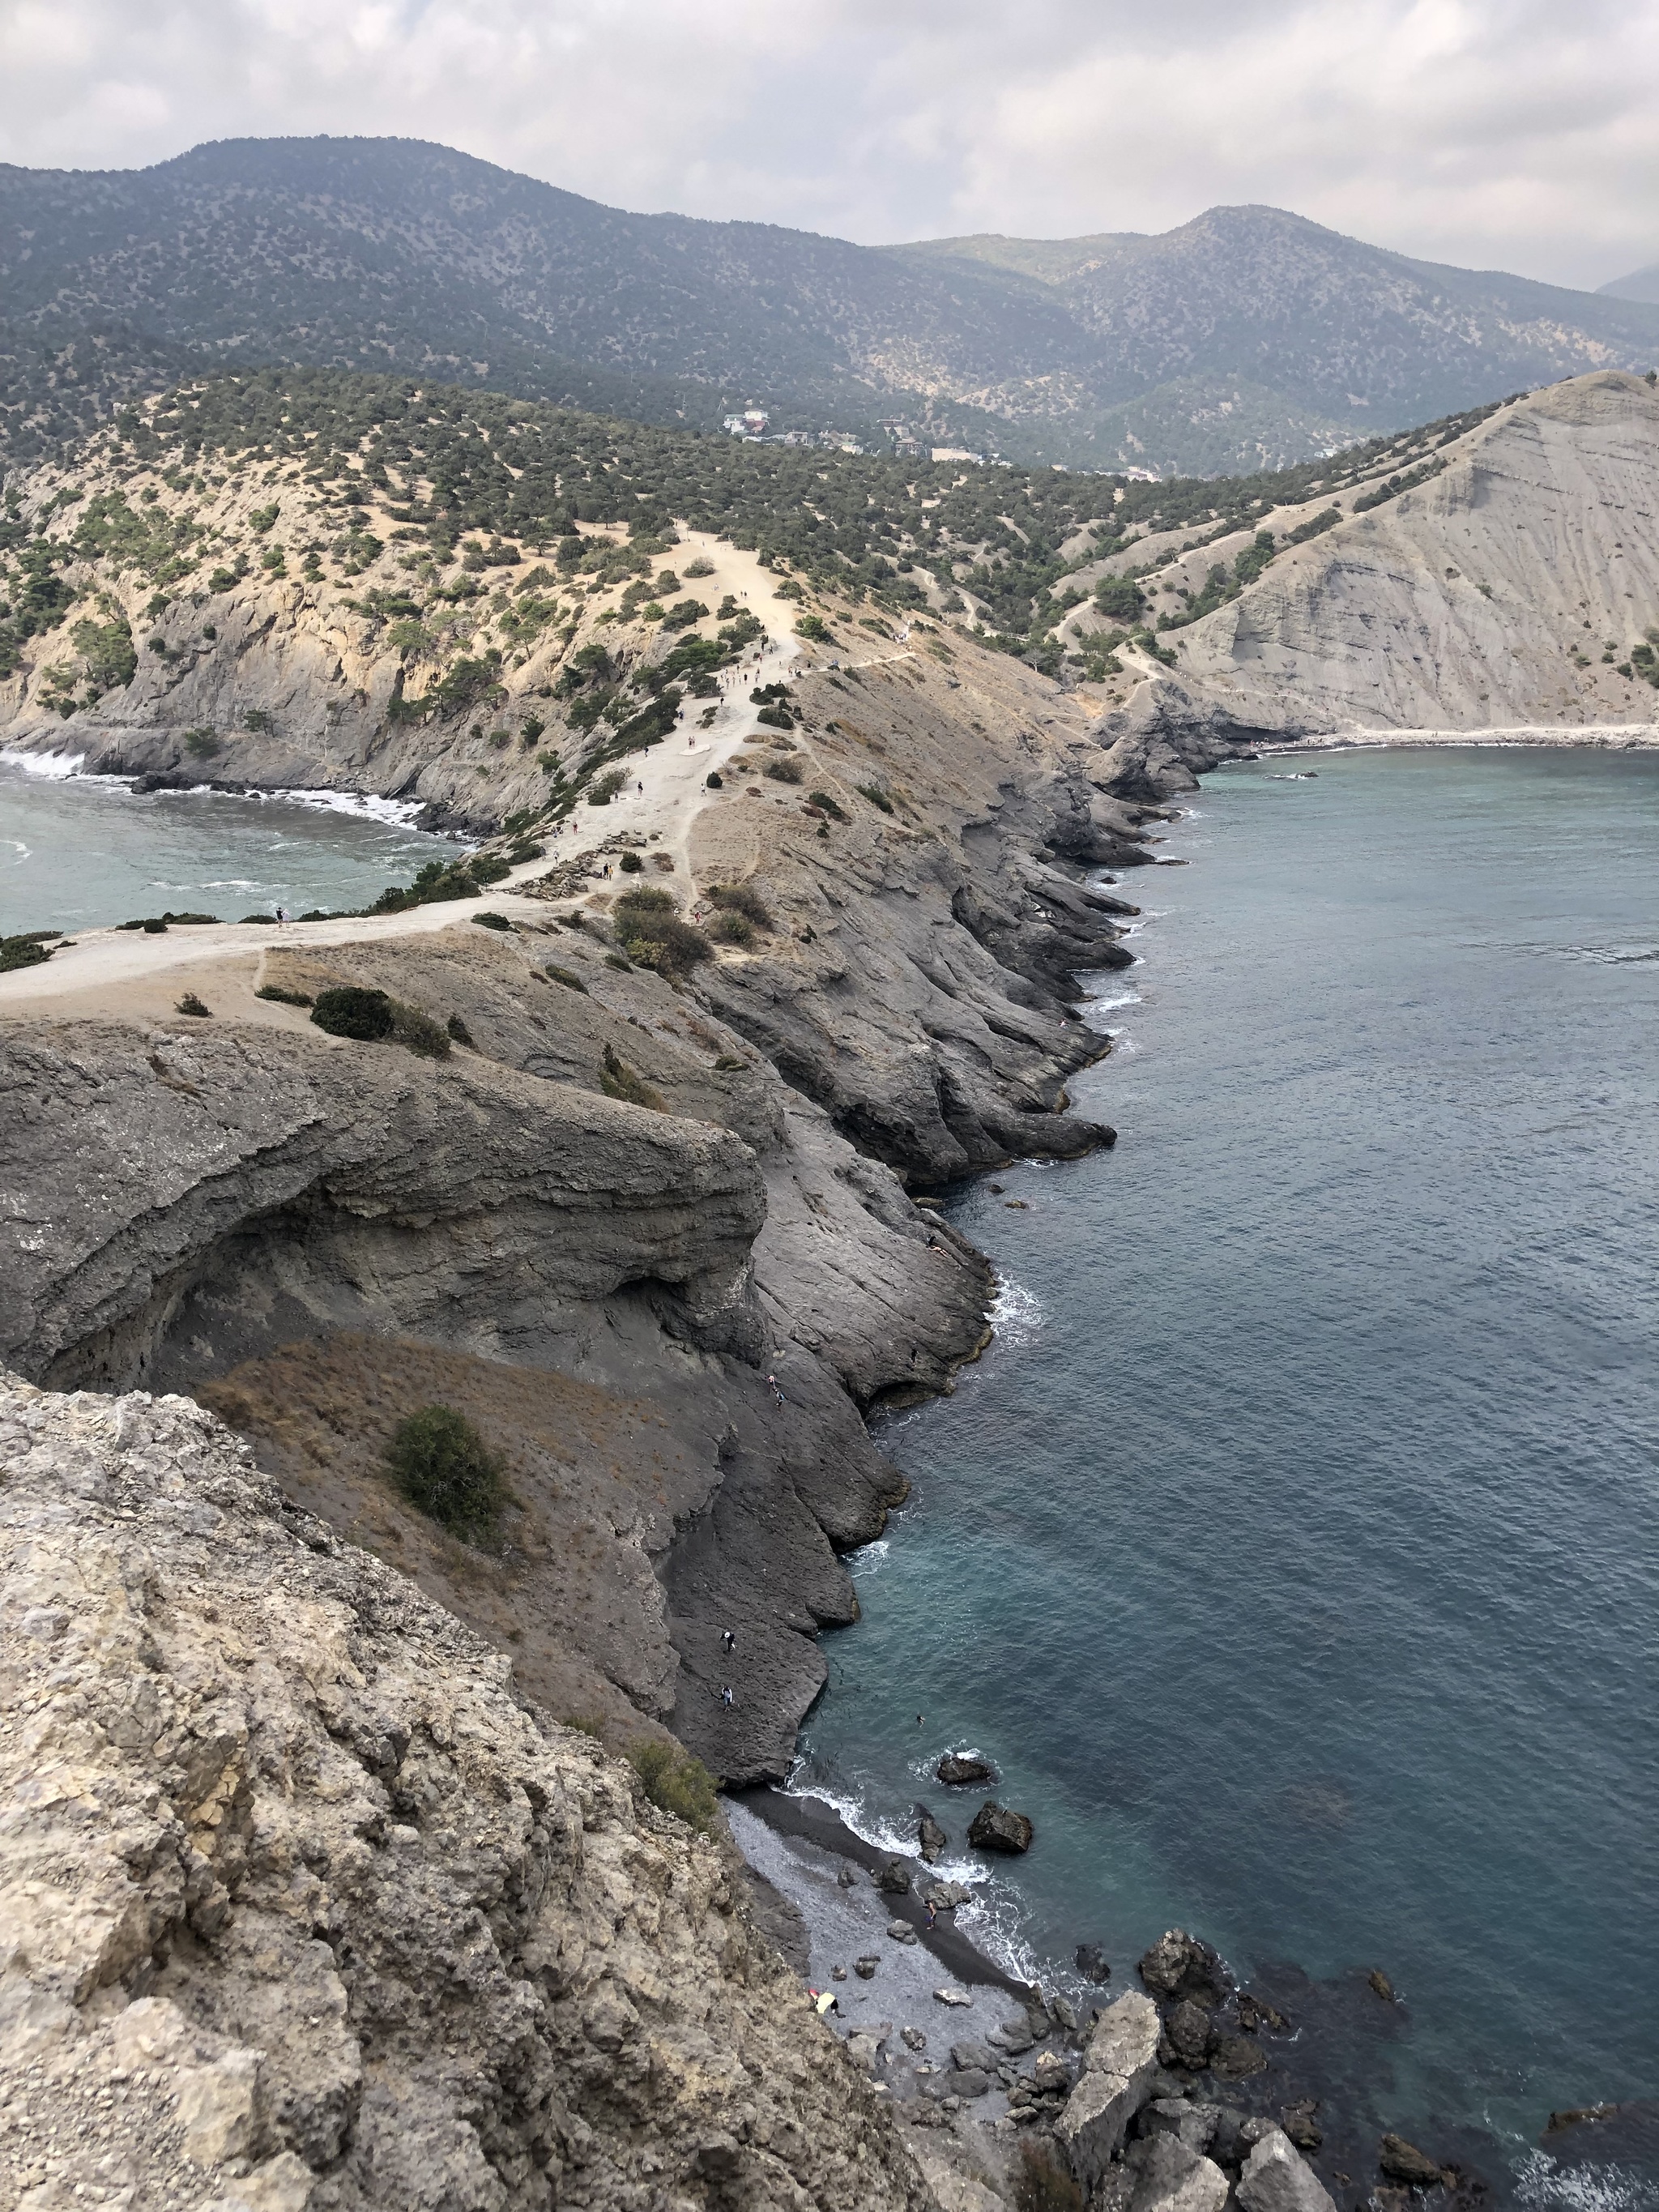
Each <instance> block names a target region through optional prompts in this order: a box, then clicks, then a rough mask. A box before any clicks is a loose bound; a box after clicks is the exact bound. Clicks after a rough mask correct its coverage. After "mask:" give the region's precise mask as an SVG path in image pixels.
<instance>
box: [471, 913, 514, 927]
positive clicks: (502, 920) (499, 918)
mask: <svg viewBox="0 0 1659 2212" xmlns="http://www.w3.org/2000/svg"><path fill="white" fill-rule="evenodd" d="M472 919H473V921H476V922H477V925H478V927H479V928H480V929H511V928H512V927H513V925H512V923H511V922H510V921H508V920H507V916H506V915H504V914H490V913H488V912H485V913H483V914H475V915H473V917H472Z"/></svg>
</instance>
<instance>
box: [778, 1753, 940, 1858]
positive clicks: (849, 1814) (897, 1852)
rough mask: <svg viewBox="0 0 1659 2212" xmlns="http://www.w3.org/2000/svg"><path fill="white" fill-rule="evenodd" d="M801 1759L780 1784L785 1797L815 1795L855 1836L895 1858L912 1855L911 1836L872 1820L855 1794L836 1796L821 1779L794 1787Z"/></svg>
mask: <svg viewBox="0 0 1659 2212" xmlns="http://www.w3.org/2000/svg"><path fill="white" fill-rule="evenodd" d="M802 1763H803V1762H800V1761H797V1763H796V1767H795V1768H794V1769H792V1770H791V1771H790V1774H789V1777H788V1778H787V1781H786V1782H785V1783H784V1784H783V1794H784V1796H786V1797H815V1798H817V1801H818V1802H819V1804H821V1805H827V1806H828V1807H829V1809H830V1811H831V1812H832V1813H835V1814H837V1815H838V1816H839V1817H840V1819H841V1820H842V1821H844V1822H845V1824H846V1825H847V1826H848V1827H849V1828H850V1829H851V1830H852V1832H853V1833H854V1835H855V1836H858V1837H860V1838H862V1839H863V1841H864V1842H866V1844H872V1845H873V1846H874V1848H875V1849H876V1850H878V1851H890V1852H891V1854H892V1855H893V1857H895V1858H908V1857H912V1856H914V1854H915V1848H916V1839H915V1836H914V1835H907V1834H903V1833H902V1832H900V1831H899V1830H898V1829H897V1828H892V1827H889V1826H888V1825H887V1823H886V1822H885V1821H884V1820H876V1819H875V1818H873V1817H872V1814H869V1813H868V1812H866V1809H865V1808H864V1807H863V1806H862V1805H861V1804H860V1802H859V1801H858V1800H857V1798H855V1797H842V1796H837V1795H836V1792H835V1791H834V1790H827V1789H826V1788H825V1787H824V1785H823V1783H821V1782H810V1783H802V1784H800V1785H799V1787H797V1786H796V1773H797V1771H799V1765H801V1764H802Z"/></svg>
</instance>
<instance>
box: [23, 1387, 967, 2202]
mask: <svg viewBox="0 0 1659 2212" xmlns="http://www.w3.org/2000/svg"><path fill="white" fill-rule="evenodd" d="M0 1618H3V1619H4V1620H5V1621H6V1622H7V1624H8V1628H7V1632H6V1634H5V1635H4V1636H3V1638H0V1711H3V1715H4V1717H5V1721H4V1727H3V1729H0V1792H3V1797H4V1802H7V1803H8V1804H9V1805H10V1806H11V1807H12V1808H14V1809H13V1811H12V1812H11V1814H9V1817H8V1820H7V1822H6V1823H5V1825H4V1826H3V1829H0V1926H3V1929H4V1930H5V1943H4V1949H3V1954H0V2067H3V2069H5V2079H4V2097H5V2109H6V2117H7V2120H8V2123H9V2124H8V2128H7V2130H6V2131H5V2133H4V2135H3V2136H0V2161H3V2163H0V2201H3V2202H6V2203H19V2202H20V2201H27V2200H26V2199H25V2197H24V2190H25V2184H24V2182H23V2179H22V2177H23V2176H24V2175H25V2174H37V2173H38V2174H40V2175H42V2176H43V2175H44V2168H45V2164H46V2160H47V2159H48V2157H49V2158H50V2160H51V2161H52V2172H53V2179H54V2183H55V2185H56V2186H57V2187H58V2190H59V2191H60V2192H61V2194H62V2197H63V2201H64V2202H65V2203H67V2202H70V2201H74V2202H76V2203H83V2202H95V2201H100V2198H101V2200H102V2201H118V2202H119V2203H121V2204H122V2205H123V2206H124V2207H125V2212H177V2208H179V2207H181V2206H188V2207H191V2208H194V2207H197V2206H206V2205H208V2204H210V2203H211V2204H215V2205H223V2206H228V2205H232V2204H235V2203H244V2204H246V2205H247V2206H249V2207H250V2208H252V2212H323V2208H324V2207H325V2206H326V2207H327V2208H329V2212H383V2208H385V2207H386V2206H388V2205H392V2204H395V2205H397V2206H398V2207H399V2208H400V2212H513V2208H518V2207H522V2208H525V2212H532V2208H534V2212H544V2208H545V2207H546V2206H547V2205H548V2203H549V2201H550V2190H553V2189H556V2191H557V2196H558V2201H559V2202H561V2203H569V2204H575V2203H581V2204H584V2205H587V2206H591V2207H593V2208H613V2207H614V2208H616V2212H623V2208H624V2207H633V2206H635V2205H637V2204H639V2203H641V2202H643V2201H644V2197H645V2196H646V2195H647V2193H649V2192H650V2191H654V2190H656V2189H658V2188H659V2187H661V2186H662V2185H663V2177H665V2176H668V2177H672V2178H673V2187H674V2189H675V2190H676V2191H678V2192H679V2193H680V2194H682V2195H684V2191H686V2190H688V2189H714V2188H719V2189H720V2190H723V2191H728V2192H736V2194H737V2195H738V2197H744V2196H747V2197H753V2198H755V2199H756V2200H757V2201H760V2202H764V2203H780V2204H787V2205H790V2206H795V2205H805V2204H806V2203H812V2204H814V2205H819V2204H823V2205H834V2206H836V2207H841V2208H844V2212H863V2208H865V2207H866V2206H881V2207H892V2208H898V2207H903V2208H905V2212H923V2208H924V2207H925V2206H926V2204H927V2192H926V2189H925V2185H923V2183H922V2181H921V2176H920V2174H919V2172H917V2170H916V2169H915V2166H914V2165H913V2163H912V2161H911V2160H910V2159H909V2157H908V2154H907V2153H906V2152H905V2151H904V2150H903V2149H902V2146H901V2145H900V2144H899V2143H898V2142H897V2140H896V2137H895V2136H894V2134H893V2131H892V2127H891V2123H890V2118H889V2116H888V2115H887V2114H886V2112H884V2109H883V2107H882V2106H881V2103H880V2100H878V2098H877V2097H876V2096H875V2094H874V2093H873V2090H872V2087H871V2085H870V2084H869V2083H868V2082H867V2081H864V2080H863V2079H862V2077H861V2076H860V2075H859V2074H858V2072H857V2070H856V2069H854V2067H853V2066H852V2065H851V2063H849V2062H848V2059H847V2057H846V2056H845V2054H844V2053H843V2052H842V2051H841V2049H840V2048H839V2046H838V2045H837V2044H836V2040H835V2039H834V2038H833V2037H832V2036H831V2035H830V2034H829V2032H828V2031H827V2030H826V2029H825V2028H824V2027H823V2025H822V2023H820V2022H819V2021H817V2020H816V2018H815V2017H814V2016H813V2015H812V2013H811V2008H810V2007H809V2006H808V2005H807V2004H806V2003H805V2001H804V1999H803V1997H802V1995H801V1992H800V1990H799V1985H798V1984H796V1982H795V1981H794V1979H793V1977H792V1976H791V1975H790V1974H789V1973H788V1972H787V1969H786V1968H785V1967H784V1966H783V1964H782V1962H781V1960H779V1959H778V1958H777V1956H776V1954H775V1953H773V1952H772V1951H771V1950H770V1949H769V1948H768V1947H767V1946H765V1945H764V1944H763V1943H761V1942H758V1941H757V1938H756V1936H754V1934H753V1932H752V1931H751V1929H750V1925H749V1923H748V1922H747V1920H746V1918H745V1917H744V1905H743V1902H742V1896H741V1893H740V1892H739V1890H738V1887H736V1886H735V1884H734V1882H733V1881H732V1875H731V1872H730V1870H729V1863H728V1860H727V1858H726V1855H725V1852H724V1851H723V1850H722V1849H721V1848H720V1847H719V1846H717V1845H716V1844H713V1843H711V1842H708V1841H706V1840H704V1839H703V1838H700V1837H698V1836H696V1835H695V1834H693V1833H692V1832H690V1830H688V1829H687V1828H685V1827H684V1826H683V1825H682V1824H681V1823H679V1822H678V1821H676V1820H672V1819H670V1818H669V1817H667V1816H665V1815H664V1814H659V1813H657V1812H656V1811H655V1810H654V1809H653V1808H651V1807H650V1806H649V1805H648V1804H647V1802H645V1800H644V1798H643V1796H642V1794H641V1790H640V1788H639V1785H638V1783H637V1781H636V1779H635V1777H634V1775H633V1772H632V1770H631V1769H630V1768H629V1767H628V1766H627V1765H625V1764H623V1763H622V1762H620V1761H617V1760H615V1759H611V1758H608V1757H607V1756H606V1755H605V1753H603V1752H602V1751H600V1750H599V1747H597V1746H596V1745H595V1744H594V1743H593V1742H592V1741H591V1740H590V1739H589V1738H587V1737H586V1736H585V1735H579V1734H576V1733H574V1732H571V1731H568V1730H567V1729H562V1728H560V1727H558V1726H556V1725H555V1724H554V1723H551V1722H547V1721H543V1720H540V1719H538V1717H536V1716H535V1715H534V1714H532V1712H530V1711H526V1709H525V1708H524V1707H523V1706H522V1705H520V1704H519V1703H518V1702H516V1701H515V1699H514V1698H513V1694H512V1689H511V1668H510V1664H509V1662H507V1660H505V1659H504V1658H502V1657H501V1656H500V1655H499V1654H498V1653H496V1652H495V1651H494V1650H491V1649H490V1648H489V1646H488V1645H486V1644H483V1643H482V1642H481V1641H480V1639H479V1638H477V1637H476V1636H474V1635H473V1634H472V1633H471V1632H470V1631H468V1630H467V1629H465V1627H464V1626H461V1625H460V1624H459V1622H457V1621H456V1620H454V1619H453V1617H451V1616H449V1615H447V1614H446V1613H443V1612H442V1611H441V1609H440V1608H439V1607H436V1606H435V1605H434V1604H433V1603H432V1602H431V1601H429V1600H428V1599H427V1598H425V1597H423V1596H422V1595H421V1593H420V1592H419V1591H418V1590H417V1589H416V1588H415V1587H414V1586H413V1584H412V1583H410V1582H408V1581H407V1580H406V1579H405V1578H404V1577H400V1576H399V1575H398V1574H397V1573H396V1572H395V1571H393V1570H392V1569H391V1568H389V1567H387V1566H386V1565H383V1564H381V1563H380V1561H378V1560H376V1559H373V1558H371V1557H369V1556H368V1555H367V1554H365V1553H362V1552H359V1551H357V1550H356V1549H354V1548H353V1547H350V1546H348V1545H346V1544H343V1543H342V1542H341V1541H339V1539H338V1538H337V1537H336V1536H335V1535H334V1534H332V1532H331V1530H330V1529H329V1528H327V1527H326V1526H325V1525H324V1524H323V1523H321V1522H318V1521H316V1520H314V1519H313V1518H311V1517H310V1516H307V1515H306V1514H304V1513H302V1512H300V1511H298V1510H295V1509H294V1508H293V1507H291V1506H290V1505H289V1504H286V1503H285V1501H284V1500H283V1497H282V1495H281V1493H280V1492H278V1491H277V1490H276V1488H275V1486H272V1485H271V1484H270V1483H269V1482H268V1481H267V1480H264V1478H263V1477H262V1476H261V1475H260V1474H258V1470H257V1469H256V1468H255V1467H254V1466H253V1464H252V1461H251V1458H250V1456H249V1455H248V1453H247V1451H246V1447H245V1446H244V1445H242V1444H241V1443H240V1442H238V1441H237V1440H236V1439H235V1438H234V1437H232V1436H231V1435H230V1434H229V1433H228V1431H226V1430H224V1429H223V1427H222V1425H220V1424H219V1423H217V1422H216V1420H214V1419H213V1418H212V1417H211V1416H210V1415H209V1414H208V1413H204V1411H203V1410H202V1409H200V1408H199V1407H196V1406H194V1405H192V1404H191V1403H190V1402H189V1401H185V1400H181V1399H170V1398H152V1397H149V1396H148V1395H144V1394H134V1395H128V1396H124V1397H120V1398H114V1399H111V1398H104V1397H96V1396H91V1395H80V1396H72V1397H64V1396H59V1395H54V1394H51V1393H43V1392H40V1391H37V1390H35V1389H32V1388H30V1387H29V1386H28V1385H27V1384H26V1383H21V1382H18V1381H15V1379H8V1380H7V1381H6V1383H4V1385H3V1390H0ZM31 2069H33V2070H31ZM28 2186H30V2187H33V2182H31V2183H30V2184H29V2185H28ZM94 2191H95V2192H99V2193H100V2196H99V2197H94ZM82 2192H84V2194H83V2193H82Z"/></svg>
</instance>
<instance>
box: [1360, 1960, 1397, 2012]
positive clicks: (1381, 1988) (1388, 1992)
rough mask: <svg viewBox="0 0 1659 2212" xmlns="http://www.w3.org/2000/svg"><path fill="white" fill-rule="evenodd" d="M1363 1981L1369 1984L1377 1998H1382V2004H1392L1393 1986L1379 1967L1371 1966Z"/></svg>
mask: <svg viewBox="0 0 1659 2212" xmlns="http://www.w3.org/2000/svg"><path fill="white" fill-rule="evenodd" d="M1365 1979H1366V1980H1367V1981H1368V1982H1369V1983H1370V1985H1371V1987H1372V1989H1373V1990H1375V1991H1376V1994H1377V1996H1380V1997H1381V1998H1382V2000H1383V2003H1384V2004H1392V2003H1393V2002H1394V1984H1393V1983H1392V1982H1391V1981H1390V1980H1389V1978H1388V1976H1387V1975H1386V1974H1385V1973H1384V1972H1383V1970H1382V1968H1381V1967H1380V1966H1373V1967H1372V1968H1371V1970H1370V1973H1369V1974H1367V1975H1366V1977H1365Z"/></svg>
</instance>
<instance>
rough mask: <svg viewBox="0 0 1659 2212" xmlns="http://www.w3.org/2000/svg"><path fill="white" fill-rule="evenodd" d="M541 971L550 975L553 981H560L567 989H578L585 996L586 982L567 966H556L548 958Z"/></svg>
mask: <svg viewBox="0 0 1659 2212" xmlns="http://www.w3.org/2000/svg"><path fill="white" fill-rule="evenodd" d="M542 973H543V974H544V975H548V976H550V977H551V978H552V980H553V981H554V982H556V983H562V984H563V985H564V987H565V989H566V990H567V991H580V993H581V994H582V996H583V998H586V996H587V986H586V983H584V982H583V981H582V979H581V977H580V975H573V974H572V973H571V971H570V969H568V968H556V967H555V966H554V964H553V963H552V962H551V961H549V962H548V963H547V965H546V967H545V968H544V969H543V970H542Z"/></svg>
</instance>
